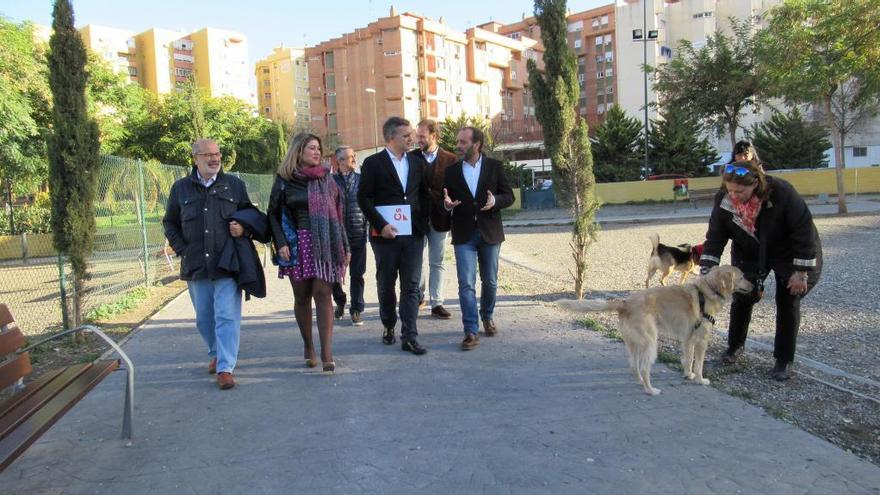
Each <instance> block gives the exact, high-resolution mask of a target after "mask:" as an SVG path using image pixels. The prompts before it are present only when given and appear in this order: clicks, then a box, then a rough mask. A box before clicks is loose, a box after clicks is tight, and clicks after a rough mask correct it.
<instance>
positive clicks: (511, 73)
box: [510, 70, 516, 81]
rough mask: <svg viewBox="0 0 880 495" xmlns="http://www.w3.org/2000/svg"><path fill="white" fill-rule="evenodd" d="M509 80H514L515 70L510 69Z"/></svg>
mask: <svg viewBox="0 0 880 495" xmlns="http://www.w3.org/2000/svg"><path fill="white" fill-rule="evenodd" d="M510 80H511V81H516V71H515V70H512V71H510Z"/></svg>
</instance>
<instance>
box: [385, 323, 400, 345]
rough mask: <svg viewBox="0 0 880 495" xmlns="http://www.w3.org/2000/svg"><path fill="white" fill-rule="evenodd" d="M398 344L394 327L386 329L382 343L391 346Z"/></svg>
mask: <svg viewBox="0 0 880 495" xmlns="http://www.w3.org/2000/svg"><path fill="white" fill-rule="evenodd" d="M395 342H397V339H396V338H394V327H390V328H386V329H385V334H384V335H382V343H383V344H385V345H391V344H393V343H395Z"/></svg>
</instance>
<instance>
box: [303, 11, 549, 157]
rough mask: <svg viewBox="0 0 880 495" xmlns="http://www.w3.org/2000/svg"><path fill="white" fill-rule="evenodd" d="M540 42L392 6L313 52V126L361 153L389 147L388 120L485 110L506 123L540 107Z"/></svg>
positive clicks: (307, 52) (484, 113)
mask: <svg viewBox="0 0 880 495" xmlns="http://www.w3.org/2000/svg"><path fill="white" fill-rule="evenodd" d="M542 51H543V49H542V48H541V46H540V44H539V43H538V42H537V41H535V40H533V39H529V38H522V39H520V40H514V39H511V38H508V37H505V36H502V35H499V34H497V33H495V32H492V31H490V30H486V29H482V28H471V29H469V30H468V31H467V32H466V33H462V32H459V31H455V30H452V29H450V28H449V27H448V26H447V25H446V24H445V23H444V22H442V20H440V21H435V20H432V19H428V18H426V17H423V16H420V15H417V14H412V13H403V14H399V15H398V14H397V13H396V12H394V10H393V9H392V11H391V13H390V15H389V16H388V17H384V18H380V19H378V20H377V21H376V22H373V23H370V24H369V25H368V26H366V27H364V28H360V29H356V30H355V31H353V32H350V33H346V34H344V35H342V36H341V37H339V38H335V39H332V40H329V41H326V42H323V43H321V44H319V45H317V46H314V47H309V48H306V49H305V57H306V60H307V62H308V74H309V87H310V95H309V96H310V107H311V108H310V112H311V127H312V128H313V129H315V130H316V132H318V133H319V134H322V135H325V136H336V137H337V138H338V139H339V140H340V141H342V142H345V143H346V144H349V145H351V146H353V147H354V148H355V149H356V150H364V149H372V148H378V147H380V146H382V145H383V143H384V140H383V139H382V136H381V125H382V122H383V121H384V120H385V119H386V118H387V117H389V116H392V115H396V116H402V117H404V118H407V119H409V120H410V121H411V122H413V123H415V122H418V121H419V120H420V119H422V118H433V119H437V120H443V119H445V118H446V117H447V116H458V115H460V114H462V113H464V114H467V115H481V116H483V117H486V118H488V119H492V120H493V122H494V121H496V120H504V119H508V118H513V117H515V116H517V115H523V114H526V113H529V114H532V115H533V114H534V108H533V105H531V102H530V100H529V99H528V98H527V97H524V94H523V93H524V89H525V87H526V86H527V84H528V81H527V77H526V70H525V61H526V60H527V59H529V58H532V59H534V60H535V61H536V62H537V63H538V64H539V66H543V58H542Z"/></svg>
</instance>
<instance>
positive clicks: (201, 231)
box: [162, 167, 252, 280]
mask: <svg viewBox="0 0 880 495" xmlns="http://www.w3.org/2000/svg"><path fill="white" fill-rule="evenodd" d="M250 206H252V205H251V200H250V198H249V197H248V193H247V188H246V187H245V185H244V182H242V181H241V179H239V178H238V177H233V176H231V175H226V174H224V173H222V172H221V173H220V174H218V175H217V180H216V181H214V183H213V184H211V187H207V188H206V187H205V186H203V185H202V183H201V182H199V178H198V175H197V174H196V168H195V167H193V169H192V172H191V173H190V175H189V176H187V177H184V178H182V179H178V180H177V181H176V182H175V183H174V185H173V186H171V192H170V193H169V194H168V204H167V205H166V207H165V217H164V218H163V219H162V225H163V226H164V228H165V237H166V238H167V239H168V243H169V244H170V245H171V248H172V249H174V252H175V253H177V255H178V256H180V278H181V279H182V280H198V279H212V280H214V279H218V278H225V277H231V276H232V275H231V274H230V273H228V272H226V271H224V270H222V269H218V268H217V259H218V258H219V257H220V253H221V252H222V251H223V246H224V245H225V244H226V240H227V239H229V238H230V237H231V236H230V235H229V218H230V217H231V216H232V215H233V214H234V213H235V212H236V211H238V210H239V209H241V208H245V207H250Z"/></svg>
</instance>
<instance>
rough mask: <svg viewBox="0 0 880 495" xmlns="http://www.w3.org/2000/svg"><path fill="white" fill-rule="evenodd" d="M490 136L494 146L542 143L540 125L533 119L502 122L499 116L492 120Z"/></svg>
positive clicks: (542, 135)
mask: <svg viewBox="0 0 880 495" xmlns="http://www.w3.org/2000/svg"><path fill="white" fill-rule="evenodd" d="M491 132H492V136H493V137H494V139H495V143H496V144H514V143H520V142H530V141H543V140H544V132H543V130H542V129H541V124H539V123H538V119H536V118H534V117H524V118H519V119H513V120H503V119H502V118H501V116H500V115H499V116H496V117H495V118H493V119H492V131H491Z"/></svg>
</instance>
